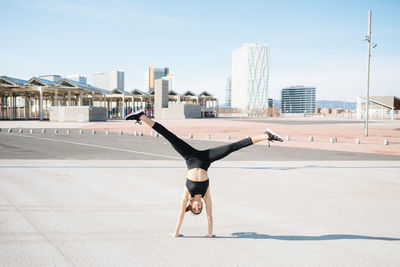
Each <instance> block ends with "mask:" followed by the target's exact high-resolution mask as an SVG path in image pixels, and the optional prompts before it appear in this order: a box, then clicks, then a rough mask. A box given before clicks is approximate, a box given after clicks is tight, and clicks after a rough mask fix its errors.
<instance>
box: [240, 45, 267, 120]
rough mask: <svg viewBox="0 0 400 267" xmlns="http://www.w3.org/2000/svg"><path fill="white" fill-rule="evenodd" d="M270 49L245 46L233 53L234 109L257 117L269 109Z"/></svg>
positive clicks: (259, 46)
mask: <svg viewBox="0 0 400 267" xmlns="http://www.w3.org/2000/svg"><path fill="white" fill-rule="evenodd" d="M268 57H269V47H268V46H267V45H266V44H244V45H243V46H242V47H240V48H238V49H236V50H233V52H232V107H234V108H240V109H241V110H242V112H248V113H249V114H252V115H256V114H261V113H263V112H264V111H266V109H267V108H268V76H269V63H268Z"/></svg>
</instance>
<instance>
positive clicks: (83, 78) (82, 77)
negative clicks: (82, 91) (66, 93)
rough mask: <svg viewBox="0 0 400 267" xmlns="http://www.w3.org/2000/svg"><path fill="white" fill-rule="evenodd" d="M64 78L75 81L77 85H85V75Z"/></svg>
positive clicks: (69, 75)
mask: <svg viewBox="0 0 400 267" xmlns="http://www.w3.org/2000/svg"><path fill="white" fill-rule="evenodd" d="M66 77H67V79H70V80H73V81H76V82H78V83H82V84H87V78H86V75H83V74H68V75H67V76H66Z"/></svg>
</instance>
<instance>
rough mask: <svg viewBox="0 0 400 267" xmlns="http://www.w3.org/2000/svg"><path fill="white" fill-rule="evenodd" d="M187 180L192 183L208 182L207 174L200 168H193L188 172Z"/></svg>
mask: <svg viewBox="0 0 400 267" xmlns="http://www.w3.org/2000/svg"><path fill="white" fill-rule="evenodd" d="M187 178H188V179H189V180H191V181H194V182H202V181H205V180H208V173H207V171H205V170H203V169H201V168H193V169H190V170H188V176H187Z"/></svg>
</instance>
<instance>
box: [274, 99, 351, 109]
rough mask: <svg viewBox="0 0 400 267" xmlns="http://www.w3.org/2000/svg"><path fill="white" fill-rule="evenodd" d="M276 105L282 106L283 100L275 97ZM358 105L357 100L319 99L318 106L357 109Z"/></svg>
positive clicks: (277, 106)
mask: <svg viewBox="0 0 400 267" xmlns="http://www.w3.org/2000/svg"><path fill="white" fill-rule="evenodd" d="M274 107H276V108H280V107H281V101H280V100H275V99H274ZM356 107H357V103H356V102H344V101H338V100H317V108H342V109H350V110H355V109H356Z"/></svg>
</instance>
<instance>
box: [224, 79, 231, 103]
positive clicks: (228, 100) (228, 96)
mask: <svg viewBox="0 0 400 267" xmlns="http://www.w3.org/2000/svg"><path fill="white" fill-rule="evenodd" d="M231 106H232V78H231V77H229V78H228V79H226V84H225V107H227V108H230V107H231Z"/></svg>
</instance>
